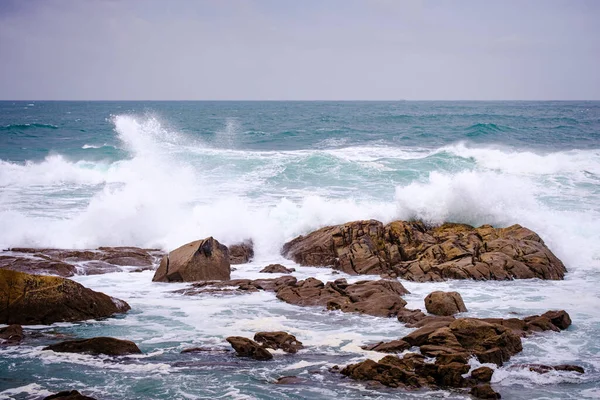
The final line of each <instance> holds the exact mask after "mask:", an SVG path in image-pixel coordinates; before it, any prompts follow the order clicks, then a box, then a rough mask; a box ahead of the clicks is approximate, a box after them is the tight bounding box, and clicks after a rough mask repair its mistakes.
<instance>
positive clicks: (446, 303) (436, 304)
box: [425, 291, 467, 316]
mask: <svg viewBox="0 0 600 400" xmlns="http://www.w3.org/2000/svg"><path fill="white" fill-rule="evenodd" d="M425 308H426V309H427V312H428V313H430V314H434V315H441V316H449V315H454V314H456V313H459V312H466V311H467V307H465V303H464V302H463V299H462V297H461V296H460V294H459V293H458V292H440V291H437V292H433V293H430V294H429V295H427V297H425Z"/></svg>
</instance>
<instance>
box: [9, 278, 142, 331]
mask: <svg viewBox="0 0 600 400" xmlns="http://www.w3.org/2000/svg"><path fill="white" fill-rule="evenodd" d="M129 309H130V307H129V305H128V304H127V303H126V302H124V301H122V300H119V299H115V298H113V297H110V296H107V295H105V294H104V293H100V292H95V291H93V290H91V289H88V288H86V287H84V286H82V285H80V284H79V283H76V282H73V281H71V280H69V279H66V278H60V277H55V276H41V275H30V274H26V273H23V272H17V271H10V270H6V269H0V323H4V324H21V325H37V324H42V325H48V324H52V323H54V322H73V321H83V320H86V319H92V318H106V317H110V316H112V315H114V314H116V313H124V312H126V311H128V310H129Z"/></svg>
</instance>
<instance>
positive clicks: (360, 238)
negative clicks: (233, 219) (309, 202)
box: [282, 220, 566, 282]
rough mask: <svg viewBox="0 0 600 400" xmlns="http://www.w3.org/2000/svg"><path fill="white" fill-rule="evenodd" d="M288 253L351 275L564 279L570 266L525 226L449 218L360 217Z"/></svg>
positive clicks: (287, 248)
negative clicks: (438, 221)
mask: <svg viewBox="0 0 600 400" xmlns="http://www.w3.org/2000/svg"><path fill="white" fill-rule="evenodd" d="M282 254H283V255H284V256H286V257H289V258H291V259H292V260H294V261H295V262H297V263H299V264H301V265H306V266H332V267H333V268H334V269H338V270H341V271H344V272H346V273H348V274H379V275H384V276H386V275H387V276H398V277H401V278H404V279H408V280H413V281H419V282H424V281H442V280H446V279H476V280H509V279H529V278H540V279H555V280H556V279H563V277H564V274H565V272H566V268H565V266H564V265H563V263H562V262H561V261H560V260H559V259H558V258H557V257H556V256H555V255H554V254H553V253H552V252H551V251H550V250H549V249H548V248H547V247H546V245H545V244H544V242H543V241H542V239H541V238H540V237H539V236H538V235H537V234H536V233H535V232H532V231H530V230H529V229H527V228H523V227H521V226H520V225H513V226H510V227H508V228H493V227H492V226H490V225H483V226H481V227H479V228H474V227H472V226H469V225H465V224H451V223H446V224H443V225H441V226H437V227H429V226H426V225H425V224H423V223H422V222H416V221H414V222H405V221H395V222H392V223H390V224H387V225H383V224H382V223H381V222H379V221H375V220H368V221H354V222H348V223H346V224H342V225H336V226H328V227H325V228H321V229H319V230H317V231H314V232H312V233H310V234H308V235H306V236H299V237H297V238H295V239H293V240H292V241H290V242H288V243H286V244H285V245H284V246H283V249H282Z"/></svg>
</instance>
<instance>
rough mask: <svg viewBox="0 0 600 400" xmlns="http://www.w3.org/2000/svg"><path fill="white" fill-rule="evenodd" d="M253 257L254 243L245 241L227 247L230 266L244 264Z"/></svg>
mask: <svg viewBox="0 0 600 400" xmlns="http://www.w3.org/2000/svg"><path fill="white" fill-rule="evenodd" d="M252 257H254V243H252V240H246V241H244V242H242V243H239V244H234V245H232V246H229V262H230V263H231V264H245V263H247V262H250V260H251V259H252Z"/></svg>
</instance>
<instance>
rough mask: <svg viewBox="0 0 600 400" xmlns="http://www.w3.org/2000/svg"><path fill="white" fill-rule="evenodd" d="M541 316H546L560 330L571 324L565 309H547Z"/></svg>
mask: <svg viewBox="0 0 600 400" xmlns="http://www.w3.org/2000/svg"><path fill="white" fill-rule="evenodd" d="M542 317H546V318H548V319H549V320H550V322H552V324H553V325H554V326H556V327H557V328H558V329H560V330H565V329H567V328H568V327H569V326H571V317H570V316H569V314H567V312H566V311H565V310H558V311H547V312H545V313H544V314H542Z"/></svg>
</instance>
